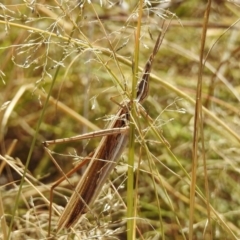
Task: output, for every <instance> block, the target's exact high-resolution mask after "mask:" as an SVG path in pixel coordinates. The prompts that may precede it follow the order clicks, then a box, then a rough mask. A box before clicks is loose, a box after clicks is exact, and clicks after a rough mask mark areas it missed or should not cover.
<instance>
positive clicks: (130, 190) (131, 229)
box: [127, 0, 143, 240]
mask: <svg viewBox="0 0 240 240" xmlns="http://www.w3.org/2000/svg"><path fill="white" fill-rule="evenodd" d="M142 8H143V1H142V0H140V1H139V6H138V24H137V30H136V35H135V49H134V62H133V77H132V96H131V101H132V103H133V101H134V99H136V95H137V92H136V86H137V80H138V62H139V45H140V34H141V21H142V11H143V9H142ZM131 116H132V118H133V119H135V118H136V114H135V111H134V104H133V105H132V109H131ZM134 143H135V125H134V124H132V123H130V132H129V151H128V180H127V239H128V240H134V239H135V237H136V231H135V225H136V221H135V214H134V213H135V211H134V205H135V204H134V155H135V149H134V145H135V144H134Z"/></svg>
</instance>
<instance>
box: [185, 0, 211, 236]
mask: <svg viewBox="0 0 240 240" xmlns="http://www.w3.org/2000/svg"><path fill="white" fill-rule="evenodd" d="M210 8H211V0H208V3H207V6H206V10H205V14H204V23H203V29H202V36H201V49H200V59H199V72H198V83H197V95H196V105H195V116H194V136H193V156H192V175H191V185H190V211H189V239H190V240H191V239H193V238H194V234H193V227H194V212H195V192H196V185H197V184H196V179H197V167H198V154H197V153H198V141H199V135H201V143H202V151H203V153H204V149H205V147H204V134H203V122H202V120H203V118H202V101H201V98H202V74H203V67H204V66H203V54H204V47H205V40H206V31H207V23H208V18H209V14H210ZM204 156H205V155H204V154H203V159H204V170H205V173H204V174H205V188H206V187H207V188H206V189H205V190H206V193H207V194H206V195H207V199H206V203H207V215H208V223H211V218H210V211H209V209H210V207H209V192H208V184H207V172H206V159H205V157H204ZM209 226H210V225H209ZM210 234H211V237H212V229H210Z"/></svg>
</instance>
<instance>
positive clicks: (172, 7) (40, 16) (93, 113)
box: [0, 0, 240, 239]
mask: <svg viewBox="0 0 240 240" xmlns="http://www.w3.org/2000/svg"><path fill="white" fill-rule="evenodd" d="M205 10H206V1H202V0H195V1H193V0H172V1H144V7H143V9H142V13H143V18H142V26H141V39H140V51H139V53H138V54H139V66H140V67H144V65H145V63H146V61H147V59H148V57H149V55H150V54H151V52H152V49H153V46H154V43H155V41H156V38H157V35H158V33H159V31H160V30H161V27H162V24H163V20H164V19H165V22H164V27H165V28H166V26H167V24H170V26H169V28H168V29H167V32H166V35H165V37H164V40H163V43H162V45H161V47H160V51H159V53H158V55H157V57H156V59H155V62H154V64H153V70H152V73H153V75H152V78H151V82H150V90H149V96H148V98H147V100H146V101H145V102H144V104H143V105H144V108H145V109H146V112H147V114H148V115H149V116H151V118H152V119H153V121H154V122H153V126H154V129H155V130H157V131H158V132H159V133H161V134H162V135H163V136H164V138H165V140H166V142H168V144H169V145H170V150H169V149H168V147H166V146H164V144H163V143H161V142H160V141H159V139H157V138H156V136H155V134H154V133H153V132H152V131H150V130H149V129H150V125H149V123H148V122H147V121H146V118H145V117H144V116H142V117H140V115H139V119H140V120H141V121H140V125H139V126H138V128H140V129H141V130H140V132H141V133H142V135H144V143H146V146H145V144H143V139H140V137H139V132H137V131H136V149H135V150H136V154H135V160H136V170H135V173H136V176H135V177H136V195H137V207H136V211H137V213H136V219H137V220H136V229H137V230H136V232H137V233H136V238H137V239H189V238H192V239H238V238H239V237H240V230H239V229H240V222H239V218H238V217H239V213H240V212H239V205H240V189H239V182H240V176H239V167H240V161H239V155H240V147H239V143H240V131H239V129H240V128H239V123H240V121H239V116H240V111H239V100H240V81H239V76H240V72H239V67H240V66H239V56H240V51H239V50H240V47H239V43H240V42H239V28H240V25H239V23H238V21H239V17H240V15H239V12H240V11H239V10H240V2H239V1H237V0H236V1H224V0H215V1H212V3H211V11H210V17H209V23H208V25H207V28H208V31H207V36H206V46H205V49H204V59H205V67H204V69H203V73H202V80H203V81H202V89H203V94H202V99H201V101H202V104H203V106H204V108H205V110H204V111H203V131H204V135H203V136H201V139H203V140H204V143H205V148H202V145H201V144H200V142H199V148H198V151H197V154H198V164H197V171H196V174H195V177H196V185H195V186H196V194H195V211H194V213H190V207H189V206H190V188H191V183H190V182H191V181H190V180H189V176H192V168H193V161H192V153H193V134H194V132H195V131H196V128H195V127H194V114H195V102H194V100H195V98H196V89H197V82H198V74H199V56H200V46H201V42H202V41H201V35H202V30H203V20H204V12H205ZM137 20H138V1H124V0H122V1H105V0H102V1H97V0H96V1H77V0H76V1H74V0H72V1H54V0H53V1H51V0H49V1H44V0H39V1H17V0H14V1H11V0H10V1H3V2H2V3H0V78H1V79H0V86H1V87H0V106H1V111H0V124H1V126H0V143H1V150H0V152H1V162H0V184H1V188H0V190H1V191H0V193H1V195H0V197H1V204H0V210H1V211H0V214H1V216H2V217H1V232H2V233H1V234H2V236H1V237H2V239H5V238H6V235H7V233H8V232H9V231H10V232H11V234H12V238H13V239H46V238H47V226H48V221H49V213H48V208H49V203H48V199H49V189H50V187H51V186H52V184H53V183H54V182H55V181H56V180H57V179H59V178H60V177H62V176H63V175H62V173H61V172H60V171H59V169H57V168H56V166H55V165H54V164H53V162H52V161H51V160H50V159H49V156H48V155H47V154H46V153H45V152H44V149H43V146H42V142H43V141H46V140H51V139H57V138H64V137H71V136H75V135H79V134H82V133H86V132H91V131H95V130H98V129H103V128H105V127H106V124H107V120H109V119H111V117H112V116H113V115H114V114H115V113H116V111H117V109H118V108H119V106H118V105H117V104H115V102H119V103H120V102H121V101H122V100H123V99H126V97H127V94H128V95H129V94H130V92H131V83H132V82H131V81H132V59H133V55H134V49H135V41H136V39H135V32H136V26H137ZM113 52H115V54H116V55H114V54H113ZM116 56H117V58H115V57H116ZM53 81H55V82H54V85H53V89H52V91H51V92H50V95H51V99H50V101H49V103H48V105H47V108H46V112H45V113H44V116H43V119H42V121H41V122H40V123H41V125H40V128H39V133H38V134H37V135H36V141H34V136H35V134H36V130H37V124H38V121H39V119H40V116H41V114H42V111H43V106H44V104H45V102H46V98H47V95H48V93H49V91H50V89H51V87H52V82H53ZM126 93H127V94H126ZM112 97H113V98H114V101H111V98H112ZM139 114H140V113H139ZM98 142H99V139H94V140H91V141H79V142H74V143H64V144H59V145H56V146H53V147H52V146H51V150H53V151H54V152H55V154H54V158H55V159H56V161H57V162H58V164H59V165H60V167H61V169H62V171H64V172H67V171H69V170H70V169H72V168H73V166H74V163H75V164H76V162H77V161H79V159H81V157H83V156H86V155H87V154H88V153H89V152H90V151H92V150H93V149H94V147H96V146H97V144H98ZM31 146H32V148H31ZM30 149H32V154H30V153H31V152H30ZM28 156H30V162H29V165H28V166H27V169H28V170H27V175H26V179H25V181H24V183H23V185H22V189H20V190H21V192H20V199H19V201H17V202H16V196H17V194H18V192H19V186H20V181H21V179H22V174H23V169H24V168H25V166H26V163H27V159H28ZM80 156H81V157H80ZM127 156H128V155H127V150H126V152H124V154H123V156H122V157H121V159H120V162H119V163H118V166H117V167H116V170H115V171H114V172H113V173H112V175H111V180H112V182H111V184H110V181H109V182H107V183H106V186H105V187H104V189H103V191H102V193H101V195H100V197H99V199H98V200H97V201H96V203H95V204H94V206H93V210H94V213H95V216H93V215H92V214H91V213H89V214H87V215H86V218H84V220H83V222H81V224H78V225H77V226H76V227H75V229H74V231H75V232H74V231H73V230H72V231H68V232H67V231H63V232H61V233H59V235H58V236H57V239H90V237H91V238H92V239H126V231H127V230H126V221H127V219H126V214H125V213H126V206H125V203H126V198H127V197H132V196H127V195H126V194H127V193H126V188H127V187H126V179H127ZM204 158H205V159H206V164H205V165H204V161H203V159H204ZM204 168H206V171H205V170H204ZM83 171H84V170H83ZM80 175H81V171H78V173H76V174H75V175H73V176H72V177H71V179H72V182H74V183H77V182H78V181H79V179H80ZM206 182H208V185H206ZM207 190H208V191H207ZM72 191H73V190H72V187H71V186H69V184H68V183H67V182H64V183H63V184H62V185H61V187H58V188H57V190H56V193H55V195H54V200H53V201H54V204H55V205H56V207H58V208H57V209H58V211H59V212H61V211H62V209H63V207H64V206H65V204H66V197H69V196H70V195H71V193H72ZM208 192H209V197H208ZM14 206H15V207H14ZM60 206H62V207H60ZM208 211H209V212H210V219H209V218H208ZM13 214H14V215H15V216H14V218H13V220H12V216H13ZM190 214H192V215H193V219H194V224H193V226H192V227H193V229H194V231H193V236H189V216H190ZM3 216H4V217H3ZM96 216H97V219H96ZM58 218H59V214H58V213H57V212H54V216H53V219H52V229H54V226H56V222H57V220H58ZM11 221H12V228H9V226H10V222H11Z"/></svg>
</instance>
